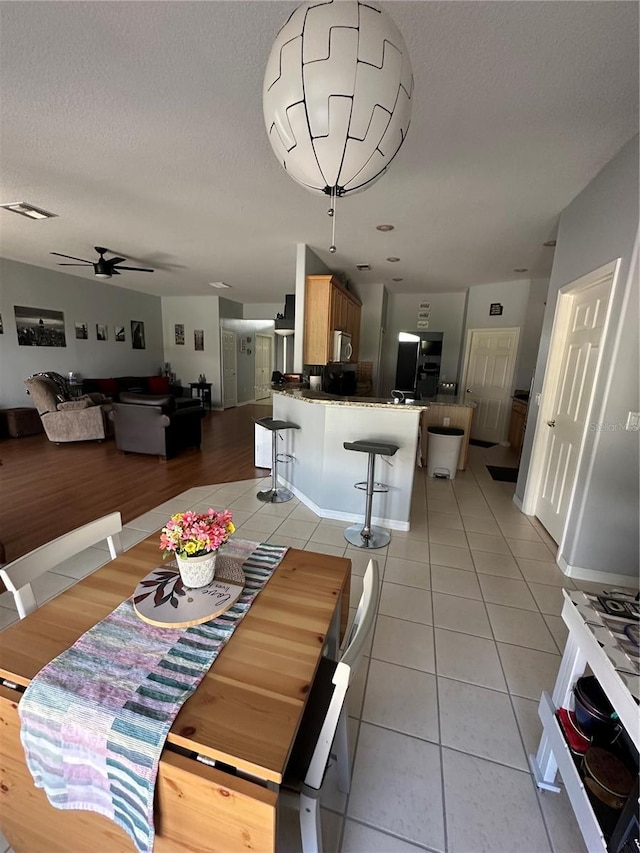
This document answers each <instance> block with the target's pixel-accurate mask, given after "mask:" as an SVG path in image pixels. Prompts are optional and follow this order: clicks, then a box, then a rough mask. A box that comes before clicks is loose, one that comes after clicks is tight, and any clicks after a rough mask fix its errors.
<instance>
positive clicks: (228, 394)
mask: <svg viewBox="0 0 640 853" xmlns="http://www.w3.org/2000/svg"><path fill="white" fill-rule="evenodd" d="M220 342H221V347H222V408H223V409H231V408H232V407H233V406H237V405H238V379H237V373H238V354H237V351H236V333H235V332H231V331H229V329H221V330H220Z"/></svg>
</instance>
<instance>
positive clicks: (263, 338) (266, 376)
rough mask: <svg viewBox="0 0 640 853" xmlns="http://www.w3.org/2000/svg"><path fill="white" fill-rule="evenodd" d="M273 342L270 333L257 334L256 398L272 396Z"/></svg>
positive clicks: (262, 398)
mask: <svg viewBox="0 0 640 853" xmlns="http://www.w3.org/2000/svg"><path fill="white" fill-rule="evenodd" d="M272 342H273V341H272V338H271V337H269V335H256V380H255V385H256V391H255V397H256V400H264V399H265V398H266V397H270V396H271V373H272V372H273V370H272V365H273V356H272Z"/></svg>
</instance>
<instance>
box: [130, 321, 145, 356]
mask: <svg viewBox="0 0 640 853" xmlns="http://www.w3.org/2000/svg"><path fill="white" fill-rule="evenodd" d="M131 346H132V348H133V349H145V346H146V344H145V340H144V323H142V322H140V320H132V321H131Z"/></svg>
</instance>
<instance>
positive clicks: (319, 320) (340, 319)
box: [304, 275, 362, 364]
mask: <svg viewBox="0 0 640 853" xmlns="http://www.w3.org/2000/svg"><path fill="white" fill-rule="evenodd" d="M361 307H362V303H361V302H360V300H359V299H358V298H357V297H356V296H354V294H353V293H350V292H349V291H348V290H346V289H345V288H344V287H343V286H342V284H340V282H339V281H338V280H337V279H336V278H334V277H333V276H331V275H309V276H307V279H306V286H305V297H304V363H305V364H328V363H329V362H330V361H331V360H332V358H333V333H334V332H347V333H348V334H350V335H351V344H352V346H353V354H352V356H351V359H350V361H352V362H355V361H357V360H358V347H359V343H360V309H361Z"/></svg>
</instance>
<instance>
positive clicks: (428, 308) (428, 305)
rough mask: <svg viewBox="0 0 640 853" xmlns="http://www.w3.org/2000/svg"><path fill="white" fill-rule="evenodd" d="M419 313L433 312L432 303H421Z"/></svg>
mask: <svg viewBox="0 0 640 853" xmlns="http://www.w3.org/2000/svg"><path fill="white" fill-rule="evenodd" d="M418 311H431V303H430V302H421V303H420V304H419V305H418Z"/></svg>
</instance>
